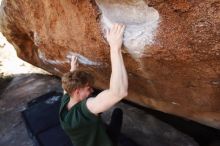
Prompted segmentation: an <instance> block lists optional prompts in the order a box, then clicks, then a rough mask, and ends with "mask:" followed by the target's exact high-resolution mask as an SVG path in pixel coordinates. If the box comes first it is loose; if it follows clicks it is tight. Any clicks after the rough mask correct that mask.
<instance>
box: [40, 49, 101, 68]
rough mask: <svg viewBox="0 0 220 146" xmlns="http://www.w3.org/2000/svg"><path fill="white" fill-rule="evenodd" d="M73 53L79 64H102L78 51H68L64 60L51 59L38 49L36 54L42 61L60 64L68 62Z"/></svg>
mask: <svg viewBox="0 0 220 146" xmlns="http://www.w3.org/2000/svg"><path fill="white" fill-rule="evenodd" d="M73 55H75V56H77V57H78V61H79V63H80V64H84V65H90V66H101V65H104V64H103V63H100V62H95V61H91V60H89V59H88V58H86V57H84V56H82V55H80V54H78V53H73V52H69V53H68V54H67V55H66V58H65V59H64V60H52V59H48V58H46V56H45V53H44V52H42V51H40V50H38V56H39V58H40V59H41V60H42V61H43V62H44V63H49V64H53V65H61V64H66V63H70V60H71V57H72V56H73ZM55 70H56V71H59V70H58V69H57V68H55Z"/></svg>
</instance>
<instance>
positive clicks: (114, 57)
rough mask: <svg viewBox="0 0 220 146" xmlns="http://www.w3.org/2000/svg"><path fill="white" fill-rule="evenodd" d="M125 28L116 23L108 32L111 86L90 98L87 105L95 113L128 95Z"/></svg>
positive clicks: (106, 108) (102, 110)
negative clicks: (123, 45) (123, 52)
mask: <svg viewBox="0 0 220 146" xmlns="http://www.w3.org/2000/svg"><path fill="white" fill-rule="evenodd" d="M124 29H125V26H124V25H119V24H115V25H113V27H112V28H111V30H110V31H108V32H107V40H108V42H109V45H110V49H111V50H110V53H111V56H110V57H111V65H112V73H111V78H110V87H109V89H107V90H104V91H102V92H101V93H100V94H98V95H97V96H96V97H95V98H89V99H88V100H87V107H88V109H89V110H90V111H91V112H92V113H94V114H98V113H101V112H104V111H106V110H108V109H109V108H111V107H112V106H113V105H115V104H116V103H117V102H119V101H120V100H121V99H122V98H124V97H125V96H127V89H128V78H127V72H126V69H125V66H124V62H123V58H122V53H121V46H122V38H123V33H124Z"/></svg>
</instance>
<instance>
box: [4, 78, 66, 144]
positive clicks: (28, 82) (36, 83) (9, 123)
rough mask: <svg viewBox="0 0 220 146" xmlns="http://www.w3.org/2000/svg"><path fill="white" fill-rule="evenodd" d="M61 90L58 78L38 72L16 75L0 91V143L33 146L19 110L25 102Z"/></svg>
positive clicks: (23, 107)
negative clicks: (2, 90)
mask: <svg viewBox="0 0 220 146" xmlns="http://www.w3.org/2000/svg"><path fill="white" fill-rule="evenodd" d="M52 91H57V92H62V88H61V83H60V80H59V79H57V78H56V77H54V76H49V75H40V74H32V75H30V74H29V75H28V74H24V75H18V76H16V77H14V78H13V79H12V81H11V82H10V83H9V85H8V86H7V87H6V89H5V90H4V92H3V93H0V135H1V138H0V145H1V146H9V145H19V146H33V145H34V144H33V142H32V140H31V139H30V138H29V137H28V134H27V132H26V130H25V124H24V121H23V120H22V118H21V111H22V110H24V109H25V108H26V103H27V102H28V101H30V100H32V99H34V98H36V97H38V96H41V95H44V94H46V93H48V92H52Z"/></svg>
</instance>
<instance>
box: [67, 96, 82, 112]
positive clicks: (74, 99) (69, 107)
mask: <svg viewBox="0 0 220 146" xmlns="http://www.w3.org/2000/svg"><path fill="white" fill-rule="evenodd" d="M78 102H80V100H79V99H78V98H76V97H74V96H70V100H69V102H68V103H67V109H68V110H70V109H71V108H72V107H73V106H74V105H76V104H77V103H78Z"/></svg>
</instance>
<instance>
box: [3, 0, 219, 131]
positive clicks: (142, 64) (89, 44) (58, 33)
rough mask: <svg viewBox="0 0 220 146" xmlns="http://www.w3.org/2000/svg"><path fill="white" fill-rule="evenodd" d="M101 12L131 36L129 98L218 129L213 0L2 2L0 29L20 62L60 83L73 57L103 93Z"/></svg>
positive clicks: (106, 71)
mask: <svg viewBox="0 0 220 146" xmlns="http://www.w3.org/2000/svg"><path fill="white" fill-rule="evenodd" d="M97 4H98V5H97ZM147 5H148V6H151V7H152V8H153V9H150V8H149V7H148V6H147ZM119 8H120V9H121V11H119V10H118V11H117V9H119ZM128 10H130V11H128ZM105 11H106V12H107V14H108V13H109V12H115V11H117V13H113V14H111V15H110V14H109V15H108V16H106V18H108V20H110V21H116V20H117V19H116V18H122V19H119V20H117V21H122V22H124V23H126V24H127V25H129V28H127V30H126V32H125V33H126V36H129V34H130V35H132V36H133V35H134V37H130V38H128V39H127V40H128V41H126V40H125V46H126V47H125V48H124V51H123V52H124V53H123V56H124V60H125V64H126V68H127V70H128V74H129V83H130V84H129V85H130V86H129V96H128V99H129V100H131V101H133V102H136V103H138V104H141V105H145V106H148V107H151V108H153V109H157V110H160V111H164V112H167V113H171V114H175V115H179V116H182V117H185V118H188V119H192V120H195V121H198V122H200V123H203V124H206V125H210V126H213V127H216V128H219V129H220V98H219V97H220V90H219V88H220V77H219V75H220V1H219V0H203V1H199V0H193V1H187V0H181V1H175V0H167V1H163V0H149V1H141V0H121V1H120V2H118V1H116V0H103V1H101V0H97V3H96V2H95V1H94V0H91V1H88V0H66V1H62V0H56V1H55V0H44V1H42V0H38V1H36V0H32V1H26V0H19V1H13V0H3V1H2V4H1V21H0V22H1V25H0V28H1V31H2V33H3V34H4V36H6V37H7V39H8V40H9V41H10V42H11V43H12V44H13V45H14V46H15V48H16V50H17V54H18V56H19V57H20V58H22V59H23V60H26V61H27V62H30V63H32V64H34V65H35V66H38V67H41V68H43V69H45V70H47V71H49V72H51V73H53V74H56V75H59V76H61V75H62V74H63V73H64V72H66V71H68V69H69V64H68V63H69V56H70V55H71V54H72V53H77V54H78V55H79V57H80V59H79V61H80V63H81V67H82V68H88V69H89V70H90V71H91V72H92V73H93V74H94V75H95V77H96V78H97V83H96V86H97V87H99V88H106V87H108V82H109V76H110V60H109V49H108V45H107V43H106V41H105V38H104V35H105V34H104V31H103V29H104V28H106V27H108V25H109V24H110V23H109V22H106V19H103V16H102V13H103V14H104V13H105ZM122 12H125V13H126V14H127V13H128V12H129V15H125V13H122ZM148 12H149V13H150V15H149V16H148V17H147V14H148ZM137 14H140V15H138V16H137V18H136V17H135V15H137ZM145 14H146V17H147V18H146V19H145V18H144V17H145ZM139 16H140V17H139ZM125 17H126V18H125ZM135 18H136V19H135ZM148 22H151V23H148ZM145 24H146V27H147V28H146V27H144V26H145ZM133 28H135V29H137V31H138V32H140V33H136V32H137V31H133V30H134V29H133ZM139 28H140V29H139ZM148 28H151V29H148ZM143 34H144V35H143ZM139 36H140V37H139ZM145 36H146V37H145ZM137 40H138V42H139V41H140V42H141V43H143V44H144V45H145V47H144V48H142V46H143V44H140V43H138V44H137V43H136V41H137ZM148 40H149V41H148ZM139 45H140V46H139ZM139 47H140V48H139Z"/></svg>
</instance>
